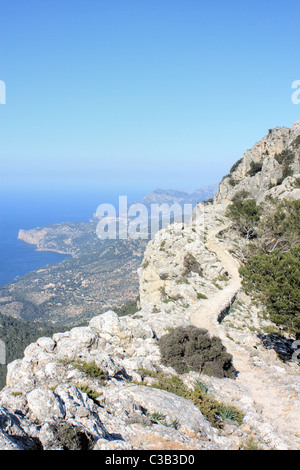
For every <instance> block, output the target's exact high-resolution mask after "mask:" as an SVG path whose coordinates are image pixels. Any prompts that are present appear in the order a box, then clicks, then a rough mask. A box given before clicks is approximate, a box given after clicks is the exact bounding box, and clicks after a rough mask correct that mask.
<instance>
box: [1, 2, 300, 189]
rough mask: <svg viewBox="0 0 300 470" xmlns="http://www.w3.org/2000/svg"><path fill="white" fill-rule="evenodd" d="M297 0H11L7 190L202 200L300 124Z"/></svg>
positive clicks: (6, 6)
mask: <svg viewBox="0 0 300 470" xmlns="http://www.w3.org/2000/svg"><path fill="white" fill-rule="evenodd" d="M299 16H300V4H299V2H295V1H290V0H259V1H257V0H252V1H244V0H228V1H224V0H211V1H202V0H0V18H1V19H0V30H1V32H0V79H1V80H4V81H5V83H6V104H5V105H0V125H1V142H0V145H1V148H0V178H1V182H2V184H3V183H7V182H13V184H16V185H19V184H23V185H24V184H25V185H28V186H35V185H37V186H38V185H41V184H42V185H52V186H59V185H62V184H65V185H67V186H68V185H70V186H76V185H78V187H84V186H89V185H90V186H93V185H95V186H101V187H103V188H105V187H116V188H117V187H118V186H120V187H122V188H125V187H131V188H133V187H137V188H145V192H146V191H148V190H152V189H154V188H157V187H161V188H183V189H193V188H197V187H200V186H202V185H204V184H211V183H215V182H219V181H220V179H221V178H222V176H223V175H224V174H226V173H227V172H228V170H229V169H230V167H231V166H232V164H233V163H234V162H235V161H236V160H237V159H239V158H240V157H241V156H242V155H243V153H244V152H245V151H246V149H247V148H250V147H251V146H252V145H253V144H254V143H255V142H256V141H257V140H260V138H262V137H263V136H264V135H266V134H267V132H268V129H269V128H272V127H276V126H281V125H282V126H288V127H290V126H291V125H292V124H293V123H294V122H295V121H296V120H298V119H300V105H295V104H292V101H291V95H292V88H291V84H292V82H293V81H294V80H300V60H299V59H300V53H299V45H300V27H299Z"/></svg>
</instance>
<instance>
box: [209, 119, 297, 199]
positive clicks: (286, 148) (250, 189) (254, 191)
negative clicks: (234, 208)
mask: <svg viewBox="0 0 300 470" xmlns="http://www.w3.org/2000/svg"><path fill="white" fill-rule="evenodd" d="M299 136H300V121H297V122H296V123H295V124H294V125H293V126H292V128H291V129H289V128H287V127H277V128H276V129H270V130H269V133H268V135H267V136H265V137H264V138H263V139H262V140H260V141H259V142H257V143H256V144H255V145H254V146H253V147H252V148H251V149H250V150H247V151H246V152H245V154H244V155H243V157H242V158H241V159H240V160H238V161H237V162H236V163H235V164H234V165H233V166H232V168H231V171H230V173H229V174H228V175H226V176H225V177H224V178H223V180H222V182H221V183H220V186H219V191H218V193H217V194H216V195H215V202H216V203H226V202H230V201H231V200H232V198H233V197H234V196H235V195H236V194H237V193H239V192H241V191H246V192H247V193H249V196H250V197H252V198H254V199H256V200H257V201H258V202H261V201H262V200H264V199H265V197H266V196H268V195H271V196H273V197H278V196H279V195H280V197H281V198H282V197H289V198H293V199H299V197H300V189H299V188H296V187H295V185H294V182H295V179H296V178H299V177H300V138H299ZM283 152H286V153H287V152H290V155H291V159H290V160H289V158H288V159H285V158H278V156H280V155H283V157H284V154H283ZM287 156H288V155H287ZM282 183H283V185H282Z"/></svg>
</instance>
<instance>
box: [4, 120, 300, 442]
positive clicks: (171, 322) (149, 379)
mask: <svg viewBox="0 0 300 470" xmlns="http://www.w3.org/2000/svg"><path fill="white" fill-rule="evenodd" d="M299 134H300V123H299V122H298V123H296V124H295V125H294V126H293V127H292V129H286V128H278V129H275V130H272V131H270V132H269V135H268V136H267V137H265V138H263V139H262V141H261V142H259V143H258V144H255V146H254V147H253V149H251V150H249V151H247V152H246V154H245V155H244V157H243V158H242V159H241V161H240V162H238V163H237V164H236V165H235V166H234V168H233V169H232V172H231V174H230V176H227V177H225V179H224V180H223V181H222V182H221V184H220V187H219V192H218V194H217V195H216V196H215V199H214V203H213V204H200V205H198V206H197V208H196V209H195V211H194V215H193V218H192V220H191V222H190V223H189V224H186V225H182V224H178V223H176V224H173V225H171V226H169V227H167V228H166V229H163V230H161V231H160V232H158V233H157V234H156V236H155V237H154V239H153V240H151V241H150V242H149V244H148V246H147V248H146V251H145V255H144V259H143V263H142V265H141V267H140V269H139V271H138V275H139V281H140V303H141V305H140V310H139V311H138V312H137V313H135V314H134V315H133V316H128V317H123V318H119V317H118V316H117V315H116V314H115V313H114V312H112V311H108V312H106V313H105V314H103V315H100V316H95V317H93V318H92V319H91V320H90V322H89V324H88V325H86V326H81V327H76V328H73V329H71V330H70V331H67V332H65V333H57V334H55V335H54V336H53V337H52V338H40V339H39V340H37V341H36V342H35V343H33V344H31V345H30V346H29V347H28V348H27V349H26V350H25V353H24V358H23V359H19V360H16V361H14V362H13V363H11V364H9V365H8V374H7V385H6V387H5V388H4V389H3V390H2V392H1V393H0V448H2V449H73V448H76V449H98V450H104V449H114V450H118V449H119V450H122V449H126V450H130V449H142V450H146V449H151V450H153V449H169V450H172V449H173V450H174V449H177V450H178V449H179V450H180V449H186V450H188V449H193V450H200V449H201V450H208V449H212V450H214V449H216V450H217V449H225V450H229V449H241V448H247V446H249V442H251V443H252V446H254V444H253V443H255V445H256V446H258V447H259V448H262V449H300V428H299V422H300V420H299V418H300V409H299V403H300V401H299V398H300V375H299V365H298V363H297V362H295V361H291V360H288V361H285V362H283V361H282V360H281V359H280V358H279V356H278V354H277V352H276V351H275V350H276V344H275V345H274V344H273V343H272V335H264V334H262V332H264V331H270V329H271V328H272V326H273V325H272V324H271V323H270V322H269V321H268V320H267V319H265V318H264V317H263V316H262V315H261V310H260V306H259V305H258V304H253V302H252V300H251V298H250V297H249V296H247V295H246V294H245V292H244V291H243V289H242V287H241V282H240V277H239V273H238V267H239V260H238V259H237V257H233V254H234V250H235V246H236V245H235V244H238V243H239V240H238V239H235V240H233V239H231V238H230V237H227V238H222V237H221V236H220V234H221V233H222V232H223V231H224V230H226V229H227V228H228V226H229V225H230V221H229V220H228V218H227V217H226V216H225V209H226V206H227V205H228V203H229V202H230V200H231V199H232V197H233V196H234V194H236V192H237V191H248V192H249V193H251V195H252V196H253V197H255V198H256V199H257V200H263V198H264V197H265V196H266V195H267V194H270V191H271V193H272V194H277V192H278V193H280V195H281V197H282V196H283V197H291V198H298V197H299V193H298V191H299V189H298V188H297V187H296V186H297V178H298V176H297V174H298V173H299ZM291 153H292V154H293V155H291ZM252 162H254V163H252ZM258 170H259V171H258ZM230 178H233V180H234V184H231V183H230V182H229V179H230ZM236 236H237V237H238V235H236ZM189 325H195V326H197V327H199V328H206V329H207V330H208V331H209V333H210V334H211V335H215V336H218V337H219V338H220V339H221V340H222V342H223V345H224V347H226V349H227V351H228V352H229V353H230V354H231V355H232V357H233V365H234V367H235V369H236V371H237V373H236V377H235V379H231V378H217V377H214V376H208V375H204V374H200V373H198V372H193V371H190V372H188V373H185V374H182V375H180V376H179V375H178V374H177V373H176V371H175V370H174V369H172V368H170V367H166V366H165V365H163V364H162V363H161V354H160V347H159V339H160V338H161V337H162V336H163V335H165V334H166V333H167V332H168V331H170V330H171V329H174V328H176V327H178V326H181V327H185V326H189ZM268 329H269V330H268ZM267 340H268V341H269V342H268V341H267ZM280 347H281V348H282V347H283V346H282V344H281V345H280ZM289 350H292V345H291V343H290V341H289V339H288V338H287V339H286V344H285V351H286V352H288V351H289ZM168 384H169V385H168ZM170 384H172V387H171V386H170ZM196 386H198V388H199V387H200V388H201V390H202V392H203V393H204V395H205V398H204V402H205V403H206V405H207V406H208V403H214V406H215V407H217V405H216V403H222V404H223V405H222V406H223V411H224V410H227V412H223V414H222V413H220V414H219V415H218V412H217V411H216V412H215V418H216V417H217V418H218V423H217V425H216V423H215V422H213V421H211V420H210V419H209V416H208V415H206V417H205V415H204V414H205V411H204V409H203V408H201V407H200V406H199V402H198V401H197V400H196V399H195V393H194V392H193V391H194V390H195V387H196ZM203 390H204V391H205V392H204V391H203ZM183 391H184V392H183ZM202 398H203V396H202ZM233 406H234V407H235V408H236V409H237V410H239V412H240V413H241V415H240V416H242V417H243V419H242V420H238V419H237V418H236V417H235V416H234V414H233V412H232V407H233ZM226 407H227V408H226ZM230 410H231V411H230ZM206 411H207V409H206Z"/></svg>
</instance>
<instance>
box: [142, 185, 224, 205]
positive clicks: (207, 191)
mask: <svg viewBox="0 0 300 470" xmlns="http://www.w3.org/2000/svg"><path fill="white" fill-rule="evenodd" d="M217 191H218V184H212V185H209V186H203V187H202V188H199V189H195V190H192V191H183V190H181V189H155V190H154V191H151V192H150V193H149V194H147V195H146V196H145V197H144V198H143V199H142V201H141V202H142V204H145V206H149V205H151V204H164V203H166V204H174V203H178V204H192V205H193V206H195V205H196V204H197V203H198V202H203V201H205V200H207V199H210V198H213V197H214V195H215V194H216V192H217Z"/></svg>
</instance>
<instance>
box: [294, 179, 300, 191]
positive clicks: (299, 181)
mask: <svg viewBox="0 0 300 470" xmlns="http://www.w3.org/2000/svg"><path fill="white" fill-rule="evenodd" d="M294 187H295V188H298V189H299V188H300V178H296V179H295V183H294Z"/></svg>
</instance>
